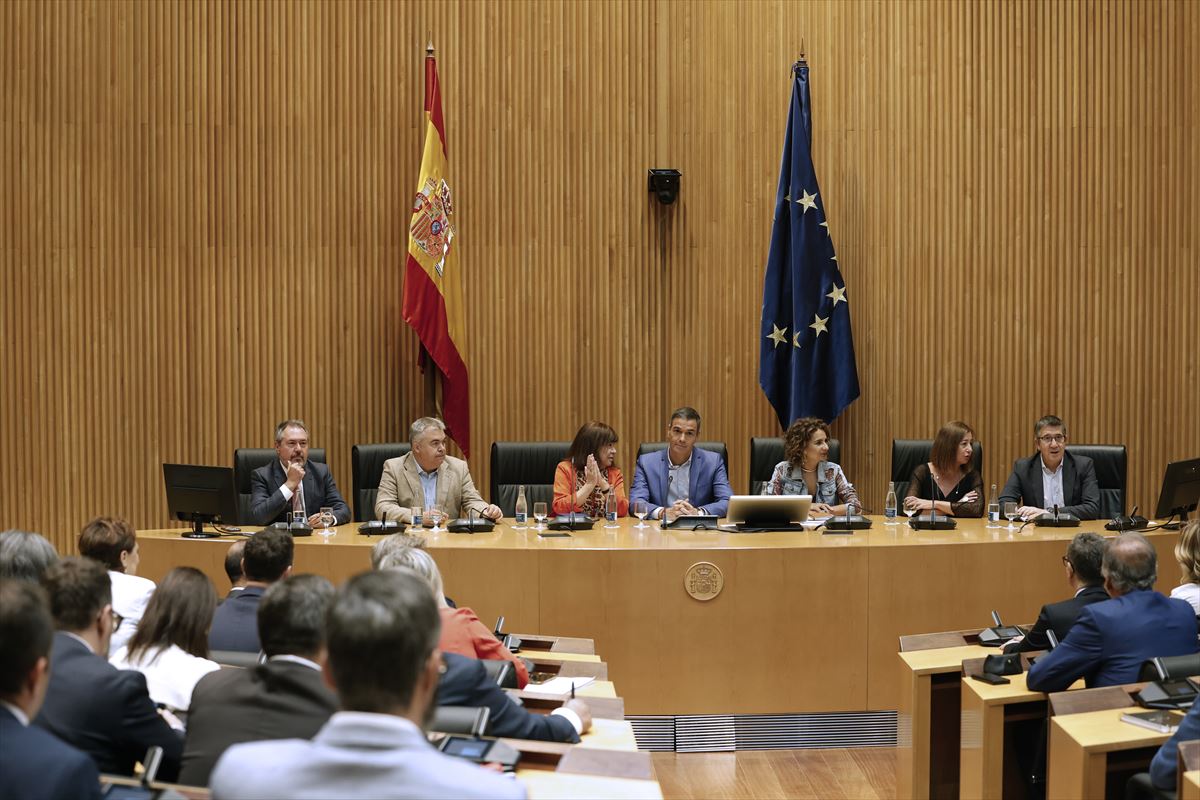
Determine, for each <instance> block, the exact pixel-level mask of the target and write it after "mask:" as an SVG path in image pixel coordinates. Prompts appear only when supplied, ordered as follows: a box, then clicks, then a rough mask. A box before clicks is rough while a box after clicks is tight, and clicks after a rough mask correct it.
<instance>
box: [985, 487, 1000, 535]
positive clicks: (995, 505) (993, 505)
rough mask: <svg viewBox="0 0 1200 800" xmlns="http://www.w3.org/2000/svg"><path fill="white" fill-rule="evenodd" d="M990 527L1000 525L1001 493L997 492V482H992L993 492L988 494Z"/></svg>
mask: <svg viewBox="0 0 1200 800" xmlns="http://www.w3.org/2000/svg"><path fill="white" fill-rule="evenodd" d="M987 526H988V527H989V528H999V527H1000V495H998V494H997V493H996V484H994V483H993V484H992V493H991V494H990V495H988V524H987Z"/></svg>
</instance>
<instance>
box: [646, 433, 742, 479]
mask: <svg viewBox="0 0 1200 800" xmlns="http://www.w3.org/2000/svg"><path fill="white" fill-rule="evenodd" d="M696 447H699V448H700V449H701V450H707V451H708V452H710V453H716V454H717V455H719V456H720V457H721V461H723V462H725V474H726V475H728V474H729V450H728V449H727V448H726V447H725V443H724V442H696ZM666 449H667V443H666V442H642V443H641V444H639V445H638V451H637V457H638V458H641V457H642V456H644V455H646V453H657V452H658V451H659V450H666ZM634 469H637V466H636V464H635V465H634ZM628 480H629V481H630V484H629V485H630V486H632V485H633V483H632V480H633V476H632V474H631V475H630V476H629V478H628Z"/></svg>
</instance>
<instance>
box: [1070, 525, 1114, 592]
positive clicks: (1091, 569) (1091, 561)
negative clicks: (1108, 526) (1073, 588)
mask: <svg viewBox="0 0 1200 800" xmlns="http://www.w3.org/2000/svg"><path fill="white" fill-rule="evenodd" d="M1107 548H1108V542H1106V541H1105V540H1104V537H1103V536H1100V535H1099V534H1095V533H1077V534H1075V538H1074V539H1072V540H1071V543H1070V544H1069V545H1067V561H1070V562H1071V569H1073V570H1075V574H1076V575H1078V576H1079V580H1080V582H1082V583H1084V584H1085V585H1087V586H1096V585H1098V584H1101V583H1104V574H1103V573H1102V572H1101V568H1102V567H1103V565H1104V551H1105V550H1106V549H1107Z"/></svg>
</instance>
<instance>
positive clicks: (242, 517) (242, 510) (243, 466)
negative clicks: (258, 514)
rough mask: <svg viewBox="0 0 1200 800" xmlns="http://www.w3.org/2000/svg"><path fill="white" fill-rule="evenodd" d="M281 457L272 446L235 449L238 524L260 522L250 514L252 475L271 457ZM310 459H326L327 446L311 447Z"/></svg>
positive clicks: (321, 460)
mask: <svg viewBox="0 0 1200 800" xmlns="http://www.w3.org/2000/svg"><path fill="white" fill-rule="evenodd" d="M273 458H279V454H278V453H276V452H275V450H274V448H270V447H239V448H238V449H236V450H234V451H233V482H234V485H235V486H236V487H237V493H238V521H237V524H238V525H256V524H258V523H257V522H256V521H255V520H254V519H253V518H251V516H250V505H251V498H252V497H253V492H252V490H251V486H250V475H251V473H253V472H254V470H256V469H258V468H259V467H263V466H266V465H267V464H270V463H271V459H273ZM308 460H309V461H320V462H321V463H322V464H324V463H326V461H325V448H323V447H310V448H309V449H308Z"/></svg>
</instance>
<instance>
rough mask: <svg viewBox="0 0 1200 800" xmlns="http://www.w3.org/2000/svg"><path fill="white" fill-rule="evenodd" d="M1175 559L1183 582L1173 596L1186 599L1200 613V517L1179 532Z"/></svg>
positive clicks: (1173, 590) (1176, 588)
mask: <svg viewBox="0 0 1200 800" xmlns="http://www.w3.org/2000/svg"><path fill="white" fill-rule="evenodd" d="M1175 560H1176V561H1178V562H1179V567H1180V569H1181V571H1182V572H1183V575H1182V580H1183V583H1181V584H1179V585H1178V586H1176V587H1175V588H1174V589H1172V590H1171V597H1174V598H1175V599H1176V600H1185V601H1187V603H1188V604H1190V605H1191V607H1192V610H1193V611H1195V612H1196V613H1197V614H1200V519H1194V520H1192V521H1191V522H1189V523H1188V524H1187V525H1184V526H1183V530H1182V531H1180V532H1179V541H1178V542H1176V543H1175Z"/></svg>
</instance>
